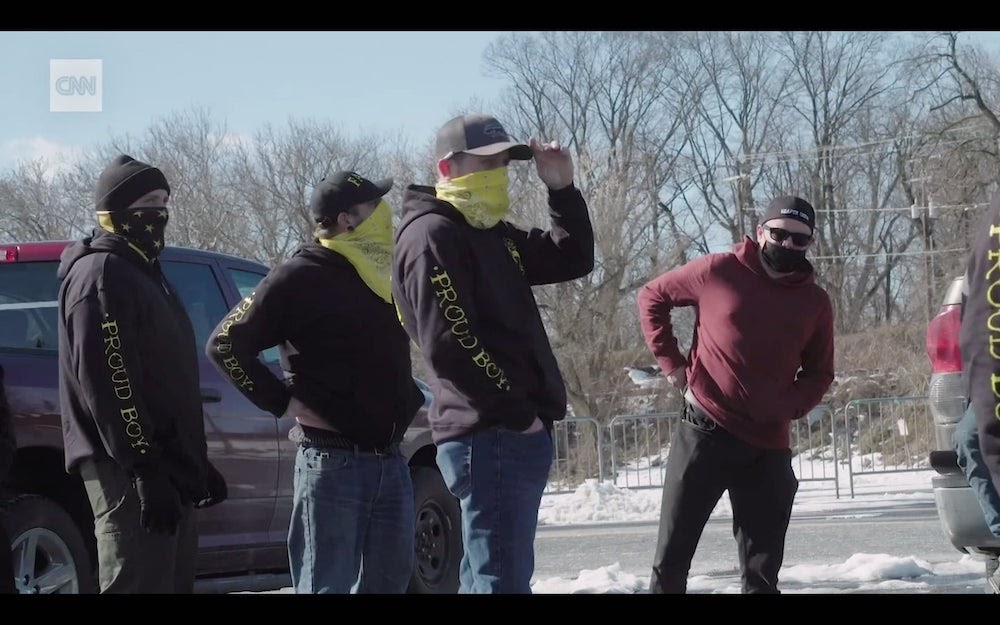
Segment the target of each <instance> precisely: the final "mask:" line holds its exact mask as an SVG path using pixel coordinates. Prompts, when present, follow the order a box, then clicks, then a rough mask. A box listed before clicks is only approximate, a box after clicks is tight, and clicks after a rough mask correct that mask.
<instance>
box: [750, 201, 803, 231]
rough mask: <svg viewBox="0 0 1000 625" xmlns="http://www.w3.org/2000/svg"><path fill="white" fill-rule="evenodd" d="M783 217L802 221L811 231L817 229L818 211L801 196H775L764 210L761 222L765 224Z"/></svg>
mask: <svg viewBox="0 0 1000 625" xmlns="http://www.w3.org/2000/svg"><path fill="white" fill-rule="evenodd" d="M782 217H786V218H788V219H794V220H796V221H801V222H802V223H804V224H805V225H807V226H809V232H810V233H812V232H815V230H816V211H815V210H813V207H812V204H810V203H809V202H807V201H805V200H803V199H802V198H800V197H795V196H794V195H782V196H779V197H776V198H774V199H773V200H771V203H770V204H768V206H767V210H765V211H764V216H763V217H761V218H760V223H761V224H764V223H767V222H768V221H770V220H772V219H780V218H782Z"/></svg>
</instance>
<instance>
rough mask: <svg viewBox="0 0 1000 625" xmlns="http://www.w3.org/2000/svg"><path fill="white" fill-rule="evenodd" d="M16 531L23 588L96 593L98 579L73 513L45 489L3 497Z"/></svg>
mask: <svg viewBox="0 0 1000 625" xmlns="http://www.w3.org/2000/svg"><path fill="white" fill-rule="evenodd" d="M0 522H3V524H4V527H5V528H6V530H7V534H8V535H9V536H10V541H11V544H10V547H9V548H10V550H11V554H12V555H13V558H14V584H15V586H16V588H17V591H18V593H20V594H22V595H24V594H28V595H34V594H42V595H47V594H94V593H96V592H97V579H96V576H95V574H94V568H93V567H92V565H91V558H90V554H89V553H88V552H87V546H86V543H85V542H84V540H83V536H82V535H81V534H80V529H79V528H78V527H77V526H76V524H75V523H74V522H73V518H72V517H70V515H69V514H68V513H67V512H66V511H65V510H63V509H62V507H61V506H59V505H58V504H56V503H55V502H54V501H52V500H51V499H49V498H47V497H42V496H40V495H15V496H13V497H11V498H9V499H6V500H4V501H3V502H2V503H0Z"/></svg>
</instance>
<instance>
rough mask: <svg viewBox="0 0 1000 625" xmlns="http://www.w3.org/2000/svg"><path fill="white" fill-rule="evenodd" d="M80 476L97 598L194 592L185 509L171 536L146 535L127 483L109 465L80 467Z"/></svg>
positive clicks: (192, 535) (188, 509) (194, 538)
mask: <svg viewBox="0 0 1000 625" xmlns="http://www.w3.org/2000/svg"><path fill="white" fill-rule="evenodd" d="M80 476H81V477H82V478H83V483H84V486H85V487H86V488H87V496H88V497H89V498H90V507H91V508H92V509H93V511H94V534H95V536H96V537H97V571H98V577H99V579H100V585H101V593H102V594H114V593H140V594H148V593H179V594H190V593H192V592H194V576H195V558H196V556H197V553H198V530H197V527H196V525H195V515H194V509H193V508H192V506H191V505H186V506H185V507H184V510H183V512H182V515H181V521H180V523H179V524H178V526H177V531H176V532H175V533H173V534H163V533H151V532H147V531H146V530H144V529H142V527H141V526H140V524H139V496H138V495H137V494H136V491H135V488H134V487H133V486H132V479H131V477H130V476H129V475H128V474H127V473H125V471H123V470H122V469H121V467H119V466H118V464H116V463H114V462H111V461H99V462H94V461H89V460H88V461H84V462H83V463H82V464H81V465H80Z"/></svg>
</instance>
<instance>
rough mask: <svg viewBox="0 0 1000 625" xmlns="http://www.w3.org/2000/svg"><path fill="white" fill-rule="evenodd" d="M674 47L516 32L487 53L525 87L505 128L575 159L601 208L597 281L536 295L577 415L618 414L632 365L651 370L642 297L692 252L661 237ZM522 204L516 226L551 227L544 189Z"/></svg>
mask: <svg viewBox="0 0 1000 625" xmlns="http://www.w3.org/2000/svg"><path fill="white" fill-rule="evenodd" d="M663 36H664V35H663V34H662V33H628V32H623V33H597V32H557V33H541V34H537V35H525V34H520V33H517V34H512V35H510V36H508V37H505V38H503V39H502V40H500V41H498V42H496V43H495V44H493V45H491V46H490V48H489V49H488V50H487V52H486V54H485V57H486V61H487V66H488V67H490V68H491V69H492V70H493V71H494V72H495V73H496V74H498V75H500V76H503V77H505V78H507V79H508V80H509V82H510V83H511V84H512V85H514V88H513V92H512V96H511V99H510V101H509V102H508V103H507V104H508V105H509V111H506V112H505V113H504V117H505V118H507V119H511V120H513V122H512V123H513V125H514V126H515V127H516V128H517V130H518V131H520V134H521V135H522V136H528V135H533V136H539V137H543V138H557V139H560V140H561V141H562V143H563V144H564V145H565V146H567V147H568V148H569V149H571V150H572V151H573V154H574V159H575V164H576V178H575V179H576V184H577V186H578V187H579V188H580V189H581V190H582V191H583V193H584V195H585V197H586V198H587V199H588V203H589V206H590V211H591V216H592V219H593V222H594V226H595V234H596V246H597V266H596V268H595V270H594V272H593V273H592V274H591V275H590V276H588V277H586V278H584V279H581V280H575V281H572V282H569V283H564V284H559V285H553V286H551V287H540V288H539V289H537V292H536V296H537V298H538V301H539V305H540V307H541V308H542V311H543V314H544V317H545V320H546V322H547V325H548V328H549V331H550V334H551V336H552V340H553V346H554V348H555V350H556V354H557V356H558V357H559V359H560V364H561V366H562V370H563V373H564V376H565V378H566V381H567V388H568V390H569V393H570V401H571V403H572V405H573V407H574V409H575V411H576V412H577V414H586V415H592V416H598V417H606V416H608V415H611V414H614V413H615V409H616V406H614V405H611V404H610V403H609V402H608V398H609V397H613V396H614V393H613V392H612V391H613V390H614V389H615V388H616V386H620V384H621V382H622V380H623V376H624V373H623V365H625V364H631V363H632V362H634V361H635V360H636V359H648V353H647V352H646V350H645V347H644V345H643V344H642V339H641V335H640V334H639V332H638V323H637V319H636V309H635V291H636V289H637V288H638V287H639V286H640V285H641V284H642V283H643V282H645V281H646V280H648V279H649V278H650V277H652V275H653V273H654V267H660V266H662V263H663V259H664V258H674V257H676V255H678V254H680V250H681V249H683V248H684V247H686V246H687V243H688V242H687V241H678V240H670V239H667V238H665V237H664V236H663V233H662V224H663V223H664V213H663V211H662V209H661V204H662V203H663V198H662V197H661V189H663V188H664V187H665V180H666V178H667V177H668V176H669V175H670V173H671V171H672V169H673V167H674V166H675V164H676V160H677V158H679V154H680V149H681V147H682V146H683V143H684V139H683V135H682V133H681V123H680V119H679V117H680V116H679V114H678V109H679V107H680V105H681V103H680V101H679V100H678V99H677V98H676V97H674V94H675V93H676V92H677V91H678V90H676V89H675V90H673V91H671V90H669V89H668V85H669V84H670V82H671V81H672V80H674V77H673V75H672V74H671V73H670V72H669V71H667V69H666V68H667V67H669V63H668V58H667V57H668V56H669V54H670V53H671V52H670V50H671V47H670V46H665V45H662V44H663V41H662V38H663ZM520 173H521V174H522V175H523V174H524V173H527V172H523V171H522V172H520ZM524 180H525V179H524V178H521V179H520V181H521V182H522V183H523V182H524ZM517 193H518V197H517V199H516V200H515V201H514V202H513V204H512V205H513V206H514V207H515V208H517V209H518V212H517V213H516V218H520V219H523V220H525V221H527V222H529V223H547V218H546V217H545V215H546V211H545V210H544V207H545V206H546V202H545V197H544V194H543V193H542V192H541V190H540V189H539V188H538V185H537V184H535V185H531V186H528V185H523V184H522V185H519V186H518V191H517Z"/></svg>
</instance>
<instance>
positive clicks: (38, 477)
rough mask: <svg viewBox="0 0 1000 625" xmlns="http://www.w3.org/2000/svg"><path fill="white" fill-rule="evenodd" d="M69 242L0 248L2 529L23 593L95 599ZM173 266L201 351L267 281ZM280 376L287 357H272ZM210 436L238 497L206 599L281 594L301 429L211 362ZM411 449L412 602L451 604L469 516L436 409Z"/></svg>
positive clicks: (212, 261) (174, 260)
mask: <svg viewBox="0 0 1000 625" xmlns="http://www.w3.org/2000/svg"><path fill="white" fill-rule="evenodd" d="M67 243H68V242H66V241H59V242H39V243H24V244H8V245H3V244H0V364H2V365H3V368H4V370H5V372H6V391H7V396H8V398H9V401H10V404H11V409H12V413H13V417H14V431H15V433H16V436H17V442H18V451H17V456H16V459H15V462H14V466H13V468H12V472H11V477H10V480H9V484H7V485H6V487H5V490H4V492H3V493H2V494H0V520H2V521H3V522H4V524H5V526H6V527H7V528H8V530H9V533H10V536H11V540H12V545H11V549H12V551H13V552H14V554H15V563H16V564H15V567H16V568H15V574H16V580H15V581H16V584H17V586H18V589H19V590H20V592H22V593H90V592H95V591H96V576H95V570H94V562H95V555H96V543H95V539H94V529H93V527H94V526H93V515H92V512H91V509H90V505H89V503H88V501H87V497H86V493H85V491H84V488H83V483H82V481H81V480H80V478H79V476H76V475H68V474H67V473H66V471H65V470H64V463H63V453H62V428H61V421H60V415H59V389H58V378H57V373H58V363H57V343H56V340H57V339H56V336H57V333H56V319H57V312H58V310H57V293H58V288H59V284H58V280H57V279H56V269H57V267H58V264H59V255H60V253H61V252H62V250H63V249H64V248H65V247H66V245H67ZM161 261H162V265H163V270H164V273H165V274H166V276H167V278H168V279H169V280H170V281H171V283H172V284H173V285H174V286H175V287H176V289H177V291H178V293H179V295H180V297H181V299H182V300H183V302H184V306H185V308H186V309H187V312H188V315H189V317H190V318H191V322H192V324H193V325H194V330H195V334H196V337H197V341H198V350H197V351H198V353H199V354H202V352H203V350H202V349H201V346H203V345H204V344H205V341H206V340H207V338H208V335H209V333H210V332H211V331H212V330H213V329H214V328H215V326H216V324H217V323H218V322H219V320H220V319H222V318H223V317H224V316H225V315H226V314H227V313H228V312H229V310H230V309H231V308H232V306H234V305H235V304H236V303H237V302H239V301H240V300H241V299H242V298H243V297H244V296H246V295H248V294H249V293H250V292H251V291H252V290H253V289H254V287H255V286H256V285H257V283H258V282H259V281H260V280H261V278H263V277H264V275H265V274H266V273H267V271H268V268H267V267H266V266H264V265H261V264H259V263H255V262H251V261H248V260H245V259H241V258H237V257H234V256H229V255H226V254H220V253H216V252H207V251H201V250H194V249H187V248H177V247H168V248H166V249H165V250H164V252H163V254H162V256H161ZM262 358H263V360H264V361H265V362H266V363H267V364H268V365H269V366H271V367H274V368H275V370H276V371H278V370H279V365H278V354H277V348H272V349H271V350H268V352H265V353H264V354H263V355H262ZM199 373H200V375H201V395H202V402H203V405H204V412H205V431H206V434H207V438H208V452H209V456H210V458H211V460H212V462H213V463H214V464H215V466H216V467H218V468H219V470H220V471H221V472H222V473H223V475H224V476H225V478H226V481H227V483H228V487H229V488H228V490H229V498H228V499H227V500H226V501H225V502H223V503H222V504H220V505H218V506H214V507H211V508H206V509H203V510H200V511H199V513H198V529H199V554H198V564H197V581H196V590H197V591H198V592H213V593H215V592H231V591H262V590H275V589H278V588H283V587H286V586H289V585H290V584H291V581H290V577H289V572H288V558H287V552H286V548H285V539H286V532H287V528H288V519H289V516H290V514H291V505H292V472H293V466H294V460H295V447H294V445H293V444H292V443H291V442H290V441H289V440H288V437H287V435H288V430H289V429H290V428H291V426H292V425H293V423H292V422H291V420H289V419H280V420H279V419H275V418H274V417H273V416H272V415H270V414H268V413H266V412H264V411H262V410H260V409H258V408H257V407H255V406H254V405H253V404H252V403H251V402H250V401H249V400H247V399H246V398H245V397H244V396H243V395H241V394H240V393H239V392H237V391H236V389H235V388H233V386H232V385H231V384H229V383H228V382H227V381H226V380H225V379H223V378H222V377H221V376H220V374H219V373H218V371H217V370H216V369H215V367H213V366H212V365H211V363H209V361H208V359H207V358H206V357H205V356H204V355H203V354H202V355H201V357H200V362H199ZM418 383H419V384H420V385H421V388H422V389H423V390H424V396H425V402H424V406H423V408H422V410H421V412H420V413H419V414H418V415H417V418H416V419H415V420H414V423H413V425H412V427H411V428H410V429H409V430H408V431H407V433H406V436H405V438H404V441H403V449H404V453H405V454H406V455H407V457H408V459H409V464H410V467H411V474H412V476H413V483H414V495H415V505H416V514H417V523H416V527H415V532H416V554H415V555H416V566H415V569H414V573H413V578H412V580H411V583H410V591H411V592H414V593H453V592H456V591H457V589H458V563H459V560H460V559H461V556H462V546H461V534H460V532H461V525H460V511H459V507H458V502H457V500H456V499H455V498H454V497H453V496H452V495H451V494H450V493H449V492H448V490H447V488H446V487H445V485H444V481H443V480H442V478H441V475H440V473H439V472H438V469H437V465H436V463H435V449H434V445H433V443H432V441H431V438H430V430H429V428H428V426H427V416H426V415H427V407H428V406H429V404H430V401H431V396H430V392H429V389H428V387H427V386H426V385H425V384H423V383H422V382H420V381H419V380H418Z"/></svg>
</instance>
